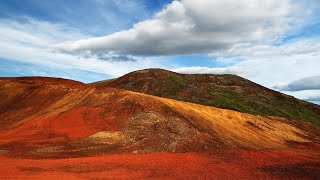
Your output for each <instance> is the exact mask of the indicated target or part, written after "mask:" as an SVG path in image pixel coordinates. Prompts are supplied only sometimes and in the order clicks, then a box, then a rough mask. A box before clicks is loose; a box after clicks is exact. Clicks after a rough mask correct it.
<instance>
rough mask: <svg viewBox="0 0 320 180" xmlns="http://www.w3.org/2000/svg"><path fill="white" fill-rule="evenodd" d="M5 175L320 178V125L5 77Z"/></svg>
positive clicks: (0, 118)
mask: <svg viewBox="0 0 320 180" xmlns="http://www.w3.org/2000/svg"><path fill="white" fill-rule="evenodd" d="M0 99H1V101H0V123H1V126H0V177H1V178H19V179H24V178H30V179H35V178H41V179H44V178H47V179H56V178H64V179H79V178H161V179H171V178H180V179H182V178H183V179H184V178H219V179H234V178H242V179H243V178H245V179H256V178H259V177H260V178H279V179H283V178H293V177H295V178H319V177H320V153H319V152H320V151H319V150H320V145H319V142H320V139H319V137H320V129H319V128H318V127H316V126H314V125H312V124H309V123H307V122H304V121H294V120H287V119H285V118H280V117H275V116H257V115H251V114H246V113H241V112H238V111H233V110H227V109H220V108H216V107H210V106H204V105H199V104H193V103H189V102H183V101H177V100H173V99H167V98H162V97H156V96H152V95H146V94H142V93H137V92H132V91H127V90H120V89H115V88H99V87H95V86H93V85H86V84H83V83H81V82H76V81H72V80H65V79H57V78H43V77H33V78H1V79H0Z"/></svg>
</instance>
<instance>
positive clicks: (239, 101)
mask: <svg viewBox="0 0 320 180" xmlns="http://www.w3.org/2000/svg"><path fill="white" fill-rule="evenodd" d="M92 85H94V86H96V87H99V88H108V87H113V88H119V89H125V90H130V91H135V92H141V93H145V94H150V95H155V96H160V97H167V98H171V99H176V100H180V101H187V102H192V103H197V104H201V105H206V106H213V107H219V108H225V109H232V110H236V111H240V112H245V113H250V114H255V115H264V116H266V115H269V116H279V117H284V118H287V119H298V120H304V121H307V122H310V123H312V124H314V125H317V126H320V106H319V105H315V104H312V103H309V102H306V101H302V100H299V99H296V98H294V97H292V96H288V95H285V94H282V93H279V92H277V91H273V90H270V89H268V88H265V87H263V86H261V85H259V84H256V83H253V82H251V81H249V80H247V79H244V78H241V77H239V76H236V75H212V74H192V75H190V74H178V73H174V72H170V71H166V70H162V69H146V70H140V71H135V72H132V73H129V74H126V75H124V76H122V77H120V78H116V79H112V80H107V81H100V82H96V83H92Z"/></svg>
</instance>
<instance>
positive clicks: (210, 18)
mask: <svg viewBox="0 0 320 180" xmlns="http://www.w3.org/2000/svg"><path fill="white" fill-rule="evenodd" d="M146 68H163V69H167V70H172V71H175V72H179V73H206V74H237V75H239V76H242V77H244V78H247V79H249V80H251V81H254V82H256V83H259V84H261V85H263V86H266V87H268V88H271V89H274V90H277V91H281V92H283V93H285V94H289V95H292V96H295V97H297V98H300V99H304V100H307V101H310V102H313V103H318V104H320V1H318V0H265V1H261V0H197V1H195V0H176V1H172V0H152V1H151V0H77V1H76V0H50V1H49V0H43V1H37V0H23V1H21V0H0V76H1V77H8V76H9V77H14V76H49V77H62V78H67V79H73V80H78V81H82V82H86V83H89V82H94V81H99V80H104V79H110V78H115V77H119V76H121V75H124V74H126V73H128V72H131V71H134V70H139V69H146Z"/></svg>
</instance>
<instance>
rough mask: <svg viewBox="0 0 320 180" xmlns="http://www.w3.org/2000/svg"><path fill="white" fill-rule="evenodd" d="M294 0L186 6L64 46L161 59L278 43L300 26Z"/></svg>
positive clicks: (196, 1) (195, 1)
mask: <svg viewBox="0 0 320 180" xmlns="http://www.w3.org/2000/svg"><path fill="white" fill-rule="evenodd" d="M296 10H297V9H296V6H295V4H293V1H291V0H265V1H261V0H237V1H234V0H223V1H220V0H180V1H177V0H176V1H173V2H172V3H170V4H168V5H167V6H166V7H165V8H164V9H163V10H161V11H160V12H158V13H156V14H155V15H154V16H153V18H151V19H148V20H145V21H142V22H139V23H137V24H135V25H134V26H133V27H132V28H131V29H129V30H124V31H120V32H116V33H113V34H110V35H107V36H103V37H95V38H87V39H81V40H78V41H68V42H63V43H60V44H58V45H56V46H55V48H56V49H57V50H59V51H62V52H66V53H86V54H92V55H101V54H108V53H115V54H124V55H135V56H155V55H178V54H197V53H210V52H217V51H220V50H227V49H229V48H231V47H232V46H233V45H235V44H243V43H253V42H261V41H276V40H278V39H280V38H281V37H282V35H283V33H284V32H286V31H287V30H288V29H290V28H291V26H292V25H293V24H294V25H297V24H296V22H297V21H298V18H297V16H295V15H293V12H298V11H296Z"/></svg>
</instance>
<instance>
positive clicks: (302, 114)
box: [210, 89, 320, 126]
mask: <svg viewBox="0 0 320 180" xmlns="http://www.w3.org/2000/svg"><path fill="white" fill-rule="evenodd" d="M210 93H211V95H212V96H213V100H212V101H211V102H210V105H211V106H215V107H219V108H225V109H233V110H237V111H240V112H245V113H250V114H255V115H263V116H266V115H271V116H280V117H284V118H287V119H295V120H304V121H307V122H310V123H312V124H314V125H317V126H320V121H319V120H320V116H319V115H317V114H316V113H314V112H312V111H311V110H309V109H306V108H301V107H299V106H298V105H295V104H292V103H283V102H281V101H278V100H277V99H267V102H269V103H265V102H264V101H265V100H266V99H264V98H263V96H262V97H261V98H260V99H258V98H257V97H251V96H249V95H244V94H238V93H235V92H234V91H228V90H222V89H211V91H210Z"/></svg>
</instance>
